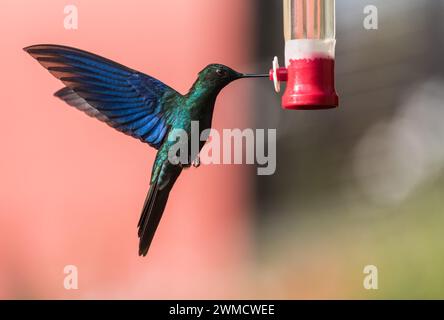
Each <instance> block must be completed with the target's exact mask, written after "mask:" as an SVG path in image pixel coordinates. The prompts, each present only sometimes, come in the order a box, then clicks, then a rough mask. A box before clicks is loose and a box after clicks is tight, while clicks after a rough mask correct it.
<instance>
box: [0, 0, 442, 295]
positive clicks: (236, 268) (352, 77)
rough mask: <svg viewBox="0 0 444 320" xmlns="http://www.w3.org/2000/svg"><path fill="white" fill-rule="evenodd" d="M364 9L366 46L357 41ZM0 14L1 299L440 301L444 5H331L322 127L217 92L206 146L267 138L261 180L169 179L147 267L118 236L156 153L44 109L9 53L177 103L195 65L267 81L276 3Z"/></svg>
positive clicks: (6, 4) (317, 118)
mask: <svg viewBox="0 0 444 320" xmlns="http://www.w3.org/2000/svg"><path fill="white" fill-rule="evenodd" d="M67 4H73V5H76V7H77V8H78V14H79V26H78V29H77V30H66V29H65V28H64V25H63V20H64V17H65V15H64V13H63V10H64V7H65V5H67ZM369 4H372V5H375V6H376V7H377V8H378V14H379V15H378V16H379V29H378V30H366V29H364V27H363V20H364V17H365V14H364V13H363V10H364V7H365V6H366V5H369ZM0 6H1V8H0V9H1V10H0V29H1V30H2V31H3V34H4V37H3V40H2V41H3V44H2V59H0V66H1V69H2V72H1V74H0V85H1V88H2V90H0V98H1V101H2V102H3V107H2V116H3V120H4V121H3V122H2V126H0V137H1V138H0V139H1V140H0V141H1V144H0V146H1V148H2V149H1V150H2V157H1V158H0V176H1V177H2V179H1V181H2V182H1V183H0V298H3V299H16V298H31V299H45V298H56V299H113V298H119V299H134V298H135V299H152V298H157V299H163V298H187V299H194V298H201V299H203V298H206V299H211V298H264V299H271V298H273V299H274V298H276V299H295V298H301V299H312V298H318V299H331V298H338V299H357V298H363V299H374V298H396V299H402V298H444V289H442V288H443V287H444V275H443V274H442V272H441V270H443V269H444V253H443V252H444V250H443V249H444V241H443V239H442V238H443V237H442V230H441V229H442V225H443V224H444V216H443V213H444V212H443V210H444V200H443V196H442V194H443V193H444V175H443V169H444V142H443V141H444V126H442V125H441V123H442V119H444V109H443V108H442V101H443V100H444V91H443V88H444V77H443V76H444V64H443V63H442V61H441V57H442V54H443V53H444V52H443V39H442V33H443V28H444V25H443V24H444V22H443V19H442V18H443V17H442V15H443V13H444V10H443V9H444V1H442V0H424V1H417V0H390V1H379V0H373V1H372V2H371V3H368V2H367V1H362V0H355V1H348V0H337V1H336V13H337V17H336V21H337V41H338V44H337V52H336V53H337V55H336V81H337V84H336V85H337V87H336V89H337V91H338V93H339V94H340V99H341V100H340V108H339V109H336V110H329V111H284V110H282V109H281V107H280V96H279V95H277V94H276V93H275V92H274V90H273V87H272V83H271V82H269V81H267V80H260V79H257V80H254V81H253V80H252V81H246V80H245V81H238V82H235V83H233V84H231V85H230V86H229V87H227V88H226V89H224V91H223V92H222V94H221V95H220V97H219V98H218V102H217V106H216V110H215V114H214V127H215V128H216V129H219V130H220V129H222V128H248V127H253V128H277V135H278V137H277V170H276V173H275V174H274V175H272V176H256V168H255V167H254V166H240V165H236V166H226V165H225V166H224V165H217V166H201V167H200V168H199V169H198V170H196V169H194V168H191V169H189V170H187V171H186V172H184V174H183V175H182V176H181V178H180V179H179V181H178V182H177V184H176V186H175V188H174V190H173V191H172V194H171V197H170V201H169V204H168V206H167V209H166V211H165V214H164V216H163V219H162V222H161V224H160V227H159V229H158V232H157V234H156V237H155V239H154V242H153V245H152V248H151V249H150V252H149V255H148V256H147V257H146V258H140V257H138V256H137V243H138V241H137V235H136V225H137V221H138V218H139V212H140V209H141V206H142V204H143V201H144V199H145V194H146V191H147V190H148V183H149V174H150V170H151V165H152V161H153V159H154V156H155V150H153V149H150V148H149V147H148V146H145V145H143V144H141V143H140V142H139V141H136V140H134V139H131V138H129V137H127V136H125V135H122V134H121V133H119V132H116V131H114V130H112V129H110V128H109V127H107V126H106V125H104V124H102V123H100V122H98V121H96V120H94V119H91V118H89V117H87V116H85V115H83V114H81V113H80V112H78V111H77V110H74V109H72V108H69V107H67V106H66V105H64V104H63V103H61V102H60V101H57V100H56V99H55V98H54V97H53V96H52V94H53V93H54V92H55V91H56V90H58V89H60V88H61V86H62V85H61V83H60V82H59V81H58V80H56V79H55V78H53V77H52V76H51V75H50V74H49V73H48V72H46V71H45V70H44V69H43V68H42V67H41V66H40V65H38V63H37V62H36V61H34V60H33V59H32V58H31V57H29V56H28V55H27V54H26V53H25V52H23V51H22V50H21V48H23V47H25V46H28V45H31V44H37V43H57V44H65V45H70V46H74V47H78V48H82V49H85V50H88V51H92V52H95V53H97V54H100V55H103V56H105V57H107V58H110V59H112V60H116V61H118V62H120V63H122V64H125V65H127V66H129V67H132V68H134V69H137V70H140V71H142V72H145V73H148V74H150V75H152V76H154V77H156V78H158V79H160V80H162V81H164V82H165V83H167V84H169V85H170V86H172V87H174V88H176V89H177V90H178V91H180V92H182V93H184V92H186V91H187V90H188V88H189V87H190V86H191V84H192V82H193V81H194V79H195V77H196V74H197V72H199V71H200V70H201V69H202V68H203V67H204V66H205V65H207V64H208V63H213V62H220V63H224V64H227V65H229V66H231V67H233V68H235V69H237V70H239V71H241V72H266V71H267V70H268V69H269V68H270V66H271V60H272V58H273V56H275V55H277V56H279V59H280V61H284V59H283V53H284V39H283V30H282V2H281V1H280V0H275V1H253V0H249V1H236V0H226V1H205V0H192V1H186V2H185V1H180V0H177V1H168V2H166V1H137V0H127V1H125V2H122V1H112V2H110V1H104V0H95V1H85V0H76V1H69V2H67V1H60V0H56V1H54V0H43V1H39V2H38V3H37V2H32V1H26V0H15V1H12V0H2V1H1V4H0ZM66 265H75V266H77V267H78V271H79V289H78V290H65V289H64V287H63V280H64V277H65V274H64V273H63V269H64V267H65V266H66ZM366 265H375V266H377V267H378V270H379V277H378V278H379V279H378V280H379V283H378V285H379V289H378V290H370V291H368V290H365V289H364V287H363V279H364V276H365V275H364V274H363V269H364V267H365V266H366Z"/></svg>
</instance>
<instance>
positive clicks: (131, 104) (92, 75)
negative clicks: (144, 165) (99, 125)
mask: <svg viewBox="0 0 444 320" xmlns="http://www.w3.org/2000/svg"><path fill="white" fill-rule="evenodd" d="M24 50H25V51H26V52H28V53H29V54H30V55H31V56H32V57H34V58H35V59H36V60H37V61H38V62H39V63H40V64H41V65H42V66H43V67H45V68H46V69H48V71H49V72H51V73H52V74H53V75H54V76H55V77H56V78H58V79H60V80H61V81H62V82H63V83H64V84H65V86H66V87H65V88H63V89H61V90H59V91H57V92H56V93H55V95H56V96H57V97H59V98H61V99H62V100H64V101H66V102H67V103H68V104H69V105H71V106H74V107H76V108H77V109H79V110H82V111H84V112H85V113H86V114H88V115H90V116H92V117H95V118H97V119H99V120H101V121H104V122H106V123H107V124H109V125H110V126H112V127H113V128H115V129H117V130H119V131H122V132H124V133H126V134H128V135H131V136H133V137H135V138H138V139H140V140H141V141H143V142H146V143H148V144H149V145H151V146H153V147H155V148H156V149H158V148H159V146H160V145H161V143H162V141H163V139H164V137H165V135H166V133H167V131H168V123H167V119H168V114H169V109H168V108H171V106H172V105H175V103H174V102H175V101H176V100H177V98H178V97H179V96H180V94H179V93H178V92H177V91H175V90H174V89H172V88H170V87H169V86H167V85H165V84H164V83H163V82H161V81H159V80H157V79H155V78H153V77H151V76H148V75H146V74H143V73H140V72H138V71H136V70H132V69H130V68H128V67H125V66H123V65H121V64H118V63H116V62H113V61H111V60H108V59H106V58H103V57H100V56H98V55H95V54H92V53H89V52H86V51H83V50H79V49H75V48H71V47H66V46H59V45H35V46H30V47H27V48H24Z"/></svg>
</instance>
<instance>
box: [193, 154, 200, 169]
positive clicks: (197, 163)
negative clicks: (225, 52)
mask: <svg viewBox="0 0 444 320" xmlns="http://www.w3.org/2000/svg"><path fill="white" fill-rule="evenodd" d="M192 165H193V167H195V168H199V166H200V157H199V155H198V156H197V157H196V159H194V160H193V162H192Z"/></svg>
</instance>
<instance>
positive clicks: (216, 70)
mask: <svg viewBox="0 0 444 320" xmlns="http://www.w3.org/2000/svg"><path fill="white" fill-rule="evenodd" d="M257 77H268V74H244V73H239V72H237V71H234V70H233V69H231V68H229V67H227V66H225V65H223V64H210V65H208V66H206V67H205V68H204V69H203V70H202V71H201V72H199V78H198V82H200V84H201V85H203V86H205V87H208V88H212V89H214V90H216V91H219V90H221V89H222V88H224V87H225V86H226V85H228V84H229V83H230V82H233V81H234V80H237V79H241V78H257Z"/></svg>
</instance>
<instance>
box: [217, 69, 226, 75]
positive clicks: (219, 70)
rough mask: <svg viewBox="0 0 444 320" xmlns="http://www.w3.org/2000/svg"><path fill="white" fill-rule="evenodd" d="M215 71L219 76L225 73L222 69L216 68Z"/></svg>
mask: <svg viewBox="0 0 444 320" xmlns="http://www.w3.org/2000/svg"><path fill="white" fill-rule="evenodd" d="M216 73H217V75H218V76H220V77H222V76H224V75H225V71H224V70H222V69H216Z"/></svg>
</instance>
